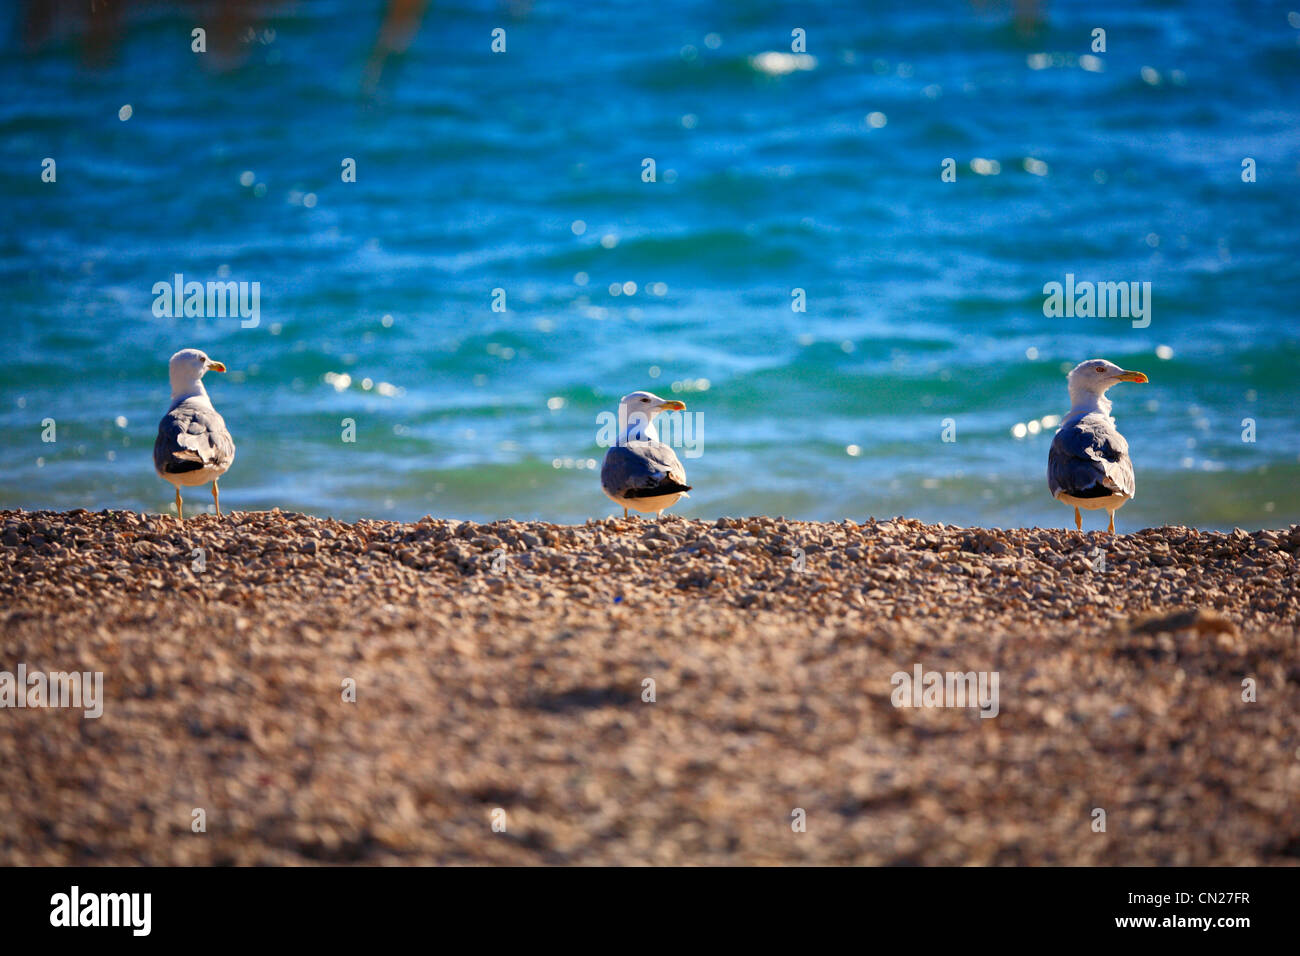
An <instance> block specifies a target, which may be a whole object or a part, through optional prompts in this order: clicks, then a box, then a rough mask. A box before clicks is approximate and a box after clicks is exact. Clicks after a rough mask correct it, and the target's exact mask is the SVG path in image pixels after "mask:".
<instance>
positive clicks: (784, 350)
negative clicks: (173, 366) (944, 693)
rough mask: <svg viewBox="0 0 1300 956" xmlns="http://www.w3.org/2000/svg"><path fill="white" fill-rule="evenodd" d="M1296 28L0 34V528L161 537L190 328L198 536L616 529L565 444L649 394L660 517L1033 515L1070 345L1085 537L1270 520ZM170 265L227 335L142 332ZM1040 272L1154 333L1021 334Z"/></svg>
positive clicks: (1292, 186)
mask: <svg viewBox="0 0 1300 956" xmlns="http://www.w3.org/2000/svg"><path fill="white" fill-rule="evenodd" d="M1294 4H1295V0H1290V2H1289V4H1288V3H1281V4H1279V3H1273V2H1268V0H1249V2H1227V3H1225V2H1222V0H1215V2H1211V0H1192V2H1185V3H1136V4H1135V3H1133V2H1131V0H1079V2H1061V0H1057V2H1051V3H1044V4H1041V5H1033V4H1029V3H1021V4H1019V5H1017V6H1012V5H1010V4H998V3H979V4H972V3H969V2H958V0H952V2H934V3H917V2H915V0H908V2H882V3H863V4H860V5H835V4H824V5H823V4H816V5H805V4H797V5H795V4H790V5H787V4H781V3H767V2H752V3H744V4H738V3H690V2H681V0H659V2H657V3H653V4H637V3H630V2H629V3H624V2H616V3H607V4H586V3H583V4H579V3H560V2H537V3H531V4H529V3H514V4H500V3H496V2H466V0H459V2H455V3H434V4H433V5H432V6H430V8H429V9H428V10H427V11H425V12H424V16H423V20H422V22H419V23H418V30H415V29H414V25H415V23H416V22H417V19H416V18H414V17H412V18H410V21H409V22H408V24H407V26H408V29H407V31H406V32H407V34H408V35H409V39H410V42H409V45H405V48H404V49H403V46H404V44H403V42H400V39H399V41H398V42H393V43H391V44H390V45H392V46H393V47H395V48H396V49H395V52H393V53H392V55H391V56H388V57H387V58H383V57H379V56H377V55H376V54H375V52H374V51H375V45H376V38H377V37H379V36H380V35H381V34H383V35H385V36H387V37H389V39H391V38H392V36H394V35H398V34H401V33H402V30H401V29H400V27H401V23H398V24H397V27H396V28H395V27H394V26H393V25H392V23H391V22H390V24H389V26H388V27H387V28H383V27H381V24H382V23H383V22H384V18H385V16H389V17H393V16H394V15H395V14H400V13H401V12H402V10H403V9H404V6H403V5H397V6H396V7H395V8H386V7H385V6H384V5H383V4H381V3H379V2H375V3H369V4H366V3H351V2H348V3H345V2H341V0H340V2H313V3H310V4H308V3H298V4H274V3H265V4H258V5H254V6H249V7H242V6H240V7H236V8H234V9H235V10H236V14H234V15H232V14H231V13H230V12H229V11H230V9H231V8H228V7H227V8H225V9H226V11H227V12H226V13H224V14H221V15H220V21H219V22H218V21H214V20H213V17H214V16H218V15H217V14H214V13H212V10H211V9H210V8H205V7H203V6H201V5H181V6H176V5H162V4H158V5H137V6H132V5H130V4H126V5H125V6H124V7H123V6H122V5H114V7H115V9H116V11H117V12H116V13H115V15H116V16H119V17H120V19H119V20H118V22H117V25H116V27H115V28H114V29H113V30H112V31H110V35H109V36H108V37H107V38H105V37H103V36H97V35H96V32H95V30H94V29H93V27H94V26H95V24H94V22H93V18H94V17H97V16H102V15H104V13H103V10H104V8H105V7H106V6H107V4H98V5H97V4H86V3H77V4H63V5H61V6H60V5H54V6H53V7H51V8H50V9H51V10H53V13H48V12H43V13H41V14H39V15H36V14H33V13H32V10H33V9H34V8H40V9H41V10H45V8H46V5H44V4H33V5H31V6H29V7H28V8H26V9H17V10H12V9H11V10H8V11H7V12H6V13H5V14H3V16H4V17H5V18H6V21H7V22H6V23H5V24H4V27H5V30H4V36H5V39H4V43H5V50H4V53H5V55H4V57H3V60H2V61H0V76H3V89H4V91H5V95H4V96H3V98H2V99H0V142H2V143H3V145H2V146H0V204H2V205H3V209H4V217H3V222H4V224H3V227H2V229H0V250H2V252H3V254H2V255H0V283H2V286H3V290H4V311H3V319H2V321H3V328H4V347H5V355H4V362H3V366H2V367H0V368H2V370H0V445H2V447H3V460H2V461H0V507H19V506H21V507H28V508H72V507H86V508H91V509H99V508H105V507H112V508H119V507H125V508H132V509H140V510H153V511H156V510H167V509H169V508H170V502H171V498H172V493H171V487H170V486H169V485H167V484H165V483H164V482H162V481H161V480H160V479H158V478H157V477H156V476H155V475H154V474H153V468H152V461H151V454H150V452H151V448H152V444H153V439H154V435H155V433H156V429H157V422H158V419H159V417H160V416H161V414H162V412H163V411H164V410H165V408H166V406H167V403H168V396H169V390H168V384H167V372H166V360H167V358H168V356H169V355H170V354H171V353H172V352H173V351H175V350H176V349H178V348H181V347H184V346H195V347H199V348H203V349H205V350H206V351H208V353H209V354H210V355H211V356H213V357H214V358H216V359H219V360H222V361H224V362H225V363H226V365H227V366H228V367H229V368H230V370H231V371H230V373H228V374H227V375H225V376H220V375H215V374H209V376H208V379H207V383H208V385H209V389H210V392H211V394H212V396H213V400H214V402H215V403H216V405H217V407H218V409H219V410H220V411H221V412H222V413H223V414H224V416H225V418H226V420H227V422H228V424H229V425H230V428H231V430H232V431H233V433H234V435H235V439H236V442H237V444H238V455H237V458H236V460H235V463H234V466H233V467H232V468H231V470H230V472H229V474H228V475H227V476H226V478H225V479H223V481H222V491H223V495H222V497H223V501H224V503H225V504H226V506H227V507H228V508H234V509H261V508H269V507H272V506H279V507H281V508H284V509H293V510H303V511H308V512H313V513H317V514H331V515H336V516H339V517H343V518H348V519H354V518H357V517H363V516H368V517H382V518H400V519H413V518H416V517H419V516H421V515H423V514H426V513H431V514H433V515H435V516H456V517H468V518H477V519H485V518H497V517H519V518H524V517H533V518H544V519H548V520H557V521H580V520H582V519H585V518H587V517H593V516H603V515H606V514H610V513H613V512H614V511H615V510H616V509H615V508H614V506H613V505H612V503H610V502H609V501H608V500H607V499H605V498H604V496H603V495H602V494H601V493H600V491H599V480H598V469H599V462H600V459H601V456H602V454H603V449H602V448H601V447H599V445H598V444H597V432H598V422H597V416H598V415H599V414H600V413H601V412H604V411H612V410H613V409H614V407H615V405H616V403H617V399H618V397H619V396H620V395H621V394H623V393H625V392H627V391H631V390H633V389H638V388H646V389H651V390H654V391H656V392H658V393H659V394H661V395H664V396H666V397H669V396H670V397H674V398H680V399H682V400H684V401H685V402H686V403H687V405H688V406H689V408H690V410H691V411H692V412H699V413H701V416H702V417H701V418H700V419H699V421H700V423H701V425H702V428H703V434H702V438H703V446H702V452H703V453H702V455H701V456H700V457H698V458H693V459H687V460H686V466H687V469H688V474H689V478H690V481H691V483H692V484H693V485H694V486H695V489H696V490H695V491H694V492H693V493H692V496H691V498H690V499H689V500H688V501H683V502H682V505H681V506H680V507H678V508H677V509H675V510H676V512H678V513H681V514H684V515H694V516H706V517H712V516H717V515H722V514H754V513H766V514H773V515H776V514H780V515H785V516H788V517H799V518H823V519H840V518H844V517H848V518H852V519H854V520H862V519H865V518H866V517H868V516H872V515H874V516H876V517H885V516H891V515H894V514H906V515H909V516H915V517H921V518H924V519H927V520H943V521H950V522H956V523H960V524H984V525H1000V526H1021V525H1033V524H1047V525H1055V526H1061V525H1064V524H1068V523H1070V522H1072V520H1073V518H1072V515H1071V513H1070V511H1069V509H1067V508H1065V507H1064V506H1062V505H1059V504H1058V503H1056V502H1054V501H1053V500H1052V499H1051V498H1050V496H1049V494H1048V492H1047V488H1046V480H1045V467H1046V458H1047V450H1048V446H1049V444H1050V441H1051V434H1052V430H1053V429H1052V427H1051V425H1052V419H1051V417H1050V416H1053V415H1060V414H1061V413H1063V412H1064V411H1065V410H1066V409H1067V407H1068V405H1069V402H1068V399H1067V396H1066V392H1065V379H1064V370H1065V369H1067V368H1068V367H1070V366H1073V365H1074V364H1075V363H1076V362H1078V361H1080V360H1082V359H1085V358H1090V357H1094V356H1102V357H1106V358H1109V359H1111V360H1113V361H1115V362H1118V363H1120V364H1121V365H1124V366H1125V367H1128V368H1136V369H1140V370H1142V371H1145V372H1147V373H1148V374H1149V375H1150V377H1151V384H1150V385H1146V386H1139V385H1121V386H1118V387H1116V388H1115V389H1114V390H1113V391H1112V393H1111V394H1112V397H1113V398H1114V399H1115V414H1116V418H1117V421H1118V423H1119V426H1120V428H1121V430H1122V431H1123V432H1124V433H1125V434H1126V435H1127V436H1128V439H1129V442H1130V445H1131V448H1132V451H1133V455H1134V458H1135V461H1136V467H1137V475H1138V493H1137V497H1136V499H1135V500H1134V501H1133V502H1132V503H1130V504H1129V505H1128V506H1126V507H1125V509H1124V511H1123V512H1121V514H1120V518H1119V526H1120V528H1121V530H1133V529H1135V528H1137V527H1141V526H1149V525H1157V524H1164V523H1181V524H1191V525H1197V526H1201V527H1218V528H1223V527H1232V526H1234V525H1241V526H1246V527H1259V526H1278V525H1283V524H1286V523H1287V522H1293V521H1297V520H1300V494H1298V493H1297V488H1300V431H1298V430H1297V427H1296V419H1295V413H1296V409H1297V406H1298V405H1300V376H1298V375H1297V367H1298V364H1300V330H1298V326H1297V321H1296V316H1295V306H1296V300H1297V292H1298V291H1300V263H1298V262H1297V259H1296V250H1297V248H1300V215H1298V213H1300V122H1298V120H1300V112H1298V108H1300V99H1298V98H1297V95H1296V94H1297V92H1298V91H1300V14H1297V13H1295V12H1293V11H1292V9H1291V7H1292V6H1294ZM95 6H98V7H99V10H98V11H92V10H91V9H89V8H93V7H95ZM413 6H415V7H417V8H418V4H414V5H413ZM241 18H242V19H241ZM399 19H400V17H399ZM205 24H206V28H207V29H208V30H209V37H208V43H209V52H208V53H206V54H196V53H194V52H192V50H191V30H192V29H193V28H194V27H198V26H205ZM497 27H500V28H503V29H504V30H505V31H506V34H505V35H506V52H505V53H503V54H494V53H493V52H491V50H490V44H491V39H492V38H491V32H492V30H493V29H495V28H497ZM1097 27H1100V28H1103V29H1105V31H1106V47H1107V48H1106V51H1105V52H1104V53H1097V54H1094V53H1092V50H1091V47H1092V31H1093V29H1094V28H1097ZM795 28H800V29H803V30H804V31H806V36H807V56H806V57H796V56H793V55H787V54H790V53H791V31H792V30H793V29H795ZM223 37H224V39H223ZM232 37H233V40H232V39H231V38H232ZM764 53H775V54H781V55H777V56H771V55H769V56H764V55H763V54H764ZM127 105H129V106H130V116H129V118H127V119H125V120H124V119H121V118H120V116H121V115H123V114H124V112H125V111H124V110H123V107H124V106H127ZM45 157H51V158H54V159H55V160H56V162H57V181H56V182H54V183H44V182H42V181H41V162H42V160H43V159H44V158H45ZM345 157H351V158H353V159H355V160H356V167H357V176H356V182H355V183H345V182H343V181H342V180H341V176H340V171H341V162H342V160H343V159H344V158H345ZM647 157H649V158H653V159H654V160H655V163H656V176H657V181H656V182H653V183H647V182H643V181H642V161H643V159H645V158H647ZM947 157H952V158H953V159H955V160H956V170H957V180H956V182H952V183H946V182H943V181H941V177H940V172H941V164H942V162H943V160H944V159H945V158H947ZM1246 157H1250V158H1253V159H1254V160H1255V162H1256V165H1257V181H1256V182H1254V183H1243V181H1242V160H1243V159H1244V158H1246ZM175 273H183V274H184V276H185V277H186V279H191V280H198V281H201V282H206V281H208V280H213V279H219V278H228V279H230V280H234V281H245V282H252V281H256V282H259V283H260V284H261V314H260V324H259V325H258V327H257V328H242V327H241V324H240V321H239V320H238V319H235V318H188V319H187V318H179V319H176V318H158V317H155V315H154V314H153V310H152V306H153V302H154V296H153V292H152V289H153V285H154V283H156V282H159V281H169V280H170V279H171V277H172V276H173V275H174V274H175ZM1066 273H1073V274H1074V275H1075V276H1076V277H1078V279H1080V280H1084V279H1087V280H1091V281H1124V282H1128V281H1136V282H1143V281H1149V282H1150V283H1151V284H1152V299H1153V302H1152V309H1151V323H1150V326H1149V327H1147V328H1144V329H1136V328H1133V326H1132V323H1131V322H1130V321H1129V320H1128V319H1124V318H1075V319H1065V318H1046V317H1045V316H1044V314H1043V300H1044V295H1043V286H1044V284H1045V283H1048V282H1053V281H1056V282H1061V281H1064V278H1065V275H1066ZM494 289H503V290H505V296H506V305H507V311H505V312H494V311H493V310H492V301H493V290H494ZM794 289H802V290H804V291H805V294H806V302H807V311H806V312H802V313H800V312H795V311H793V310H792V307H791V304H792V290H794ZM1045 418H1046V420H1047V425H1046V427H1044V423H1043V420H1044V419H1045ZM46 419H53V420H54V421H55V423H56V426H57V441H56V442H53V443H47V442H43V441H42V432H43V428H42V422H43V421H44V420H46ZM344 419H352V420H353V421H354V422H355V430H356V441H355V442H354V443H347V442H344V441H342V435H343V424H342V422H343V420H344ZM945 419H951V420H952V424H953V426H954V427H955V437H956V440H955V441H952V442H945V441H943V433H944V427H945V425H944V422H945ZM1244 419H1251V420H1253V422H1254V423H1255V428H1256V432H1257V436H1258V441H1256V442H1253V443H1252V442H1247V441H1243V439H1242V433H1243V420H1244ZM187 497H188V499H189V500H190V501H191V503H192V504H193V505H195V506H196V507H198V506H202V505H206V504H208V503H209V501H210V496H209V495H208V494H207V492H206V491H205V490H191V491H190V492H188V494H187ZM1103 525H1104V519H1098V518H1096V517H1095V516H1093V518H1092V519H1091V520H1090V521H1089V524H1088V525H1085V527H1089V526H1098V527H1100V526H1103Z"/></svg>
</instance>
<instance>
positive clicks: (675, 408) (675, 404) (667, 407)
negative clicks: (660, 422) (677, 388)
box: [659, 399, 686, 412]
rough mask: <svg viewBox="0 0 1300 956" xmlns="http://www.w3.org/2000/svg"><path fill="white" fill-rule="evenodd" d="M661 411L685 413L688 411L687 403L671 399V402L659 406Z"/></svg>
mask: <svg viewBox="0 0 1300 956" xmlns="http://www.w3.org/2000/svg"><path fill="white" fill-rule="evenodd" d="M659 411H661V412H684V411H686V403H685V402H679V401H677V400H676V399H671V400H669V401H666V402H664V403H663V404H662V405H660V406H659Z"/></svg>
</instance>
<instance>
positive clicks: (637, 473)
mask: <svg viewBox="0 0 1300 956" xmlns="http://www.w3.org/2000/svg"><path fill="white" fill-rule="evenodd" d="M600 486H601V487H602V488H604V489H605V491H606V492H607V493H608V494H611V495H613V496H614V497H616V498H655V497H658V496H659V495H671V494H675V493H677V492H685V491H690V490H691V486H690V485H688V484H687V483H686V469H685V468H683V467H682V463H681V462H680V461H678V460H677V455H676V454H675V453H674V452H673V450H672V449H671V448H669V447H668V446H667V445H665V444H664V443H663V442H657V441H632V442H628V443H627V444H626V445H615V446H614V447H613V448H611V449H610V450H609V451H607V452H605V463H604V464H603V465H602V466H601V469H600Z"/></svg>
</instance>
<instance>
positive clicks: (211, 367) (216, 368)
mask: <svg viewBox="0 0 1300 956" xmlns="http://www.w3.org/2000/svg"><path fill="white" fill-rule="evenodd" d="M204 368H206V369H207V370H208V371H209V372H224V371H225V370H226V366H225V365H223V364H222V363H221V362H214V361H212V360H211V359H209V360H208V364H207V365H205V366H204Z"/></svg>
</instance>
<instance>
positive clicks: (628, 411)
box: [618, 392, 686, 441]
mask: <svg viewBox="0 0 1300 956" xmlns="http://www.w3.org/2000/svg"><path fill="white" fill-rule="evenodd" d="M685 409H686V403H685V402H679V401H676V400H672V399H664V398H660V397H659V396H658V395H656V394H654V392H629V393H628V394H626V395H624V396H623V397H622V398H621V399H619V401H618V420H619V424H620V426H621V427H622V429H623V437H624V438H625V439H627V440H631V441H642V440H644V441H658V440H659V435H658V433H657V432H656V431H655V427H654V420H655V416H656V415H658V414H659V413H660V412H680V411H685Z"/></svg>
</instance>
